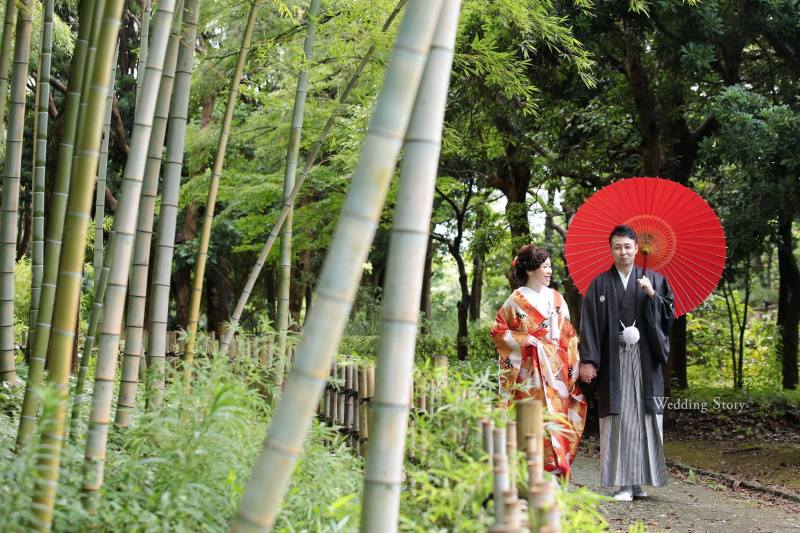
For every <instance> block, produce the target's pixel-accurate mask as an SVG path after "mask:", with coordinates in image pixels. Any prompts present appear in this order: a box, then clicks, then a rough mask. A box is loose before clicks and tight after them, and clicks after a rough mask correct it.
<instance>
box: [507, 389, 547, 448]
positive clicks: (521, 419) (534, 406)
mask: <svg viewBox="0 0 800 533" xmlns="http://www.w3.org/2000/svg"><path fill="white" fill-rule="evenodd" d="M514 412H515V415H516V421H517V429H518V431H517V447H518V448H519V449H521V450H525V449H527V448H526V445H527V441H526V439H527V436H528V435H529V434H534V433H536V434H537V435H541V427H542V402H541V401H540V400H533V399H526V400H519V401H517V402H515V403H514ZM536 428H539V429H538V430H537V429H536ZM537 431H538V433H537Z"/></svg>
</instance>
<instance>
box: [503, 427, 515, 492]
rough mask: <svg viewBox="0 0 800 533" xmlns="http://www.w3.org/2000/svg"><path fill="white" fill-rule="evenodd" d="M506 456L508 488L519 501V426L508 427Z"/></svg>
mask: <svg viewBox="0 0 800 533" xmlns="http://www.w3.org/2000/svg"><path fill="white" fill-rule="evenodd" d="M506 454H507V455H508V465H509V468H508V486H509V490H510V491H511V494H512V496H513V498H514V499H515V500H516V499H517V424H516V422H510V421H509V422H508V424H507V425H506Z"/></svg>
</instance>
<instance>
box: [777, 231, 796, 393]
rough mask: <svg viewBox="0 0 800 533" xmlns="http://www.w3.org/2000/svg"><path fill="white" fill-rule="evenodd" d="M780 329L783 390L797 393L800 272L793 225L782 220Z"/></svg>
mask: <svg viewBox="0 0 800 533" xmlns="http://www.w3.org/2000/svg"><path fill="white" fill-rule="evenodd" d="M778 272H779V275H780V280H779V287H778V329H779V331H780V336H781V343H780V346H781V354H780V355H781V361H782V365H781V367H782V370H783V388H784V389H795V388H797V385H798V369H797V345H798V326H800V270H799V269H798V266H797V260H796V259H795V257H794V242H793V239H792V221H791V219H790V218H787V217H781V218H780V219H779V221H778Z"/></svg>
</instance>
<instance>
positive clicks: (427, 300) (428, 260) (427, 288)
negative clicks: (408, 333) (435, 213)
mask: <svg viewBox="0 0 800 533" xmlns="http://www.w3.org/2000/svg"><path fill="white" fill-rule="evenodd" d="M432 277H433V239H431V238H430V237H428V251H427V252H426V254H425V270H424V271H423V272H422V295H421V297H420V300H419V310H420V311H421V312H422V314H423V316H424V317H425V320H424V322H423V323H422V327H421V329H420V331H421V333H422V334H424V335H427V334H429V333H430V332H431V319H432V313H431V278H432Z"/></svg>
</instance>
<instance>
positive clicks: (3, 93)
mask: <svg viewBox="0 0 800 533" xmlns="http://www.w3.org/2000/svg"><path fill="white" fill-rule="evenodd" d="M16 21H17V2H16V0H6V12H5V17H4V20H3V41H2V44H0V132H2V133H0V141H3V140H4V138H5V128H4V127H2V126H4V125H5V121H6V97H7V96H8V67H9V63H11V45H12V43H13V39H14V26H15V25H16Z"/></svg>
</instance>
